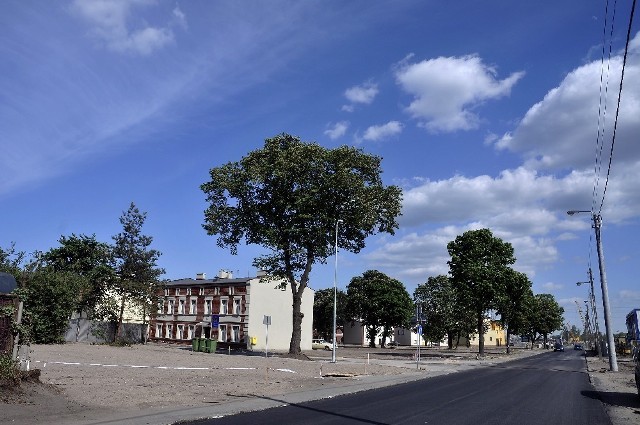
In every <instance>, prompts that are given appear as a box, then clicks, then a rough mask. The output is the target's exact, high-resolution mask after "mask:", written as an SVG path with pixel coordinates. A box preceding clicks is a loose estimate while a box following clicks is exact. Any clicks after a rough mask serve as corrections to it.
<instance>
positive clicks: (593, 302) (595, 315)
mask: <svg viewBox="0 0 640 425" xmlns="http://www.w3.org/2000/svg"><path fill="white" fill-rule="evenodd" d="M585 283H588V284H589V288H590V289H589V304H590V305H591V313H592V314H593V330H594V333H595V338H594V340H595V345H596V352H597V353H598V358H600V360H602V349H601V347H600V325H599V324H598V310H597V309H596V293H595V289H594V288H593V273H592V272H591V268H589V280H588V281H586V282H576V285H578V286H580V285H583V284H585Z"/></svg>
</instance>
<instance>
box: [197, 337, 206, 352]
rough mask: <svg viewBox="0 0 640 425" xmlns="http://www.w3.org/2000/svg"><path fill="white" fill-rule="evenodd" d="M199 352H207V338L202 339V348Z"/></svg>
mask: <svg viewBox="0 0 640 425" xmlns="http://www.w3.org/2000/svg"><path fill="white" fill-rule="evenodd" d="M198 351H202V352H203V353H206V352H207V338H200V348H199V349H198Z"/></svg>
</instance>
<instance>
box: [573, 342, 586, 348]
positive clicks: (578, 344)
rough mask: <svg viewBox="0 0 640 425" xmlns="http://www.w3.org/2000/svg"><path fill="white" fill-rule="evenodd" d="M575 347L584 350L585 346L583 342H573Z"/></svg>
mask: <svg viewBox="0 0 640 425" xmlns="http://www.w3.org/2000/svg"><path fill="white" fill-rule="evenodd" d="M573 349H574V350H583V349H584V346H583V345H582V344H581V343H579V342H576V343H574V344H573Z"/></svg>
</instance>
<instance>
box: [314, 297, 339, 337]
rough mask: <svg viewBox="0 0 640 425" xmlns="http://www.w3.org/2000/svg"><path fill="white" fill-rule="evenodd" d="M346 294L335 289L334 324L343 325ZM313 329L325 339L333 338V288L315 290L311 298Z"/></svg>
mask: <svg viewBox="0 0 640 425" xmlns="http://www.w3.org/2000/svg"><path fill="white" fill-rule="evenodd" d="M346 298H347V294H346V293H345V292H344V291H341V290H339V289H338V290H336V299H337V303H336V326H343V325H344V322H345V320H344V317H345V316H344V308H345V305H346V302H347V301H346ZM313 329H314V330H315V331H316V332H318V334H320V335H322V336H323V337H324V338H325V339H326V340H327V341H329V340H331V339H332V338H333V288H328V289H321V290H319V291H316V293H315V297H314V299H313Z"/></svg>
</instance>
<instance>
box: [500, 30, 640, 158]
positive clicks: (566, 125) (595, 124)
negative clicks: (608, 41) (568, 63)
mask: <svg viewBox="0 0 640 425" xmlns="http://www.w3.org/2000/svg"><path fill="white" fill-rule="evenodd" d="M637 45H640V35H636V37H635V38H634V39H633V42H632V43H631V46H632V48H631V49H630V51H629V55H628V59H627V65H626V68H625V80H624V85H623V91H622V98H621V104H620V115H619V117H618V123H617V130H616V142H615V145H614V157H613V158H614V160H615V163H616V166H619V164H621V163H624V162H635V161H638V160H639V159H640V147H639V145H638V143H636V142H635V139H636V135H637V134H639V133H640V84H637V81H638V80H639V79H640V54H639V53H640V52H639V51H638V50H639V49H638V48H636V47H634V46H637ZM607 66H608V67H609V68H610V69H609V72H608V73H605V75H603V78H604V79H605V81H604V82H603V85H602V86H601V85H600V76H601V72H602V71H603V68H602V65H601V63H600V60H598V61H594V62H591V63H589V64H586V65H583V66H581V67H579V68H577V69H575V70H573V71H572V72H570V73H569V74H568V75H567V76H566V77H565V78H564V80H563V81H562V82H561V83H560V85H559V86H558V87H556V88H554V89H553V90H550V91H549V93H547V95H546V96H545V97H544V99H542V100H541V101H540V102H538V103H536V104H535V105H533V106H532V107H531V108H530V109H529V110H528V111H527V113H526V114H525V116H524V118H523V119H522V121H521V122H520V123H519V125H518V126H517V128H516V129H515V130H514V131H513V132H512V133H508V134H505V135H504V136H503V137H501V138H500V139H498V140H497V142H496V143H495V146H496V148H498V149H508V150H510V151H512V152H516V153H519V154H522V155H523V156H524V158H525V161H526V162H525V165H526V166H527V167H529V168H534V169H538V170H540V169H547V170H562V169H570V168H585V167H593V164H594V160H595V158H596V153H597V152H598V151H600V152H601V154H602V157H601V161H600V163H601V165H602V168H603V169H605V170H606V167H607V163H608V161H609V151H610V150H611V141H612V138H613V123H614V119H615V111H616V107H617V98H618V87H619V85H620V73H621V69H622V57H621V56H620V55H618V56H614V57H613V58H612V59H611V62H610V63H609V64H608V65H607ZM605 71H606V70H605ZM607 79H608V82H607V81H606V80H607ZM607 86H608V89H606V88H607ZM605 92H606V93H607V96H606V100H607V102H606V103H605V102H604V100H605ZM601 93H602V100H603V103H602V105H600V96H601ZM599 112H600V114H599ZM597 140H599V145H598V146H601V148H597V144H596V141H597Z"/></svg>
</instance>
